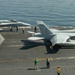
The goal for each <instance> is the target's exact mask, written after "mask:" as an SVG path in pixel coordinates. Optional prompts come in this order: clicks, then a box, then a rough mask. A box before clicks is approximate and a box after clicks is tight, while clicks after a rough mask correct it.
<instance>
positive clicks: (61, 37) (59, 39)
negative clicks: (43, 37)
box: [50, 33, 70, 45]
mask: <svg viewBox="0 0 75 75" xmlns="http://www.w3.org/2000/svg"><path fill="white" fill-rule="evenodd" d="M69 38H70V36H68V35H67V34H62V33H61V34H56V35H54V36H53V37H52V38H51V40H50V41H51V43H52V45H55V44H62V43H65V42H66V41H67V40H68V39H69Z"/></svg>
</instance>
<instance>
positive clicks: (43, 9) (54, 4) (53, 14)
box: [0, 0, 75, 26]
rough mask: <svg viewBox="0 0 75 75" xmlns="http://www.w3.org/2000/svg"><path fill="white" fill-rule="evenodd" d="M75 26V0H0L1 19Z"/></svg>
mask: <svg viewBox="0 0 75 75" xmlns="http://www.w3.org/2000/svg"><path fill="white" fill-rule="evenodd" d="M11 19H14V20H19V21H23V22H27V23H30V24H32V25H36V24H37V23H36V21H40V20H42V21H44V22H45V23H46V24H47V25H50V26H75V0H0V20H11Z"/></svg>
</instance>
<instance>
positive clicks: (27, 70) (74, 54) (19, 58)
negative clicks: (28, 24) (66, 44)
mask: <svg viewBox="0 0 75 75" xmlns="http://www.w3.org/2000/svg"><path fill="white" fill-rule="evenodd" d="M28 30H29V29H28ZM0 33H1V34H2V36H3V37H4V38H5V40H4V42H3V43H2V44H1V45H0V75H56V74H57V66H60V68H61V75H74V74H75V48H69V49H68V48H62V49H59V50H58V51H57V52H56V53H52V51H51V50H50V47H49V43H44V42H43V41H38V42H37V41H36V42H32V41H28V40H27V38H28V37H29V36H31V35H30V34H29V33H27V29H26V30H25V33H24V34H23V33H22V30H21V29H20V30H19V31H18V32H16V31H15V30H14V31H13V32H9V29H5V30H4V31H2V32H0ZM36 57H37V58H38V59H39V70H34V64H33V60H34V58H36ZM46 57H50V58H52V60H51V61H50V63H51V64H50V68H49V69H47V68H46V61H45V59H46Z"/></svg>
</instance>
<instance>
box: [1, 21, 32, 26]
mask: <svg viewBox="0 0 75 75" xmlns="http://www.w3.org/2000/svg"><path fill="white" fill-rule="evenodd" d="M16 26H31V25H30V24H28V23H24V22H20V21H16V20H0V27H16Z"/></svg>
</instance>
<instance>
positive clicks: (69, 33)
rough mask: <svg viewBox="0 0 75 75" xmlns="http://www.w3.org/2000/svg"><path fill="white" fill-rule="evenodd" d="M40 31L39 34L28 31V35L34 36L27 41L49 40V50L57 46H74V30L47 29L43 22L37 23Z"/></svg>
mask: <svg viewBox="0 0 75 75" xmlns="http://www.w3.org/2000/svg"><path fill="white" fill-rule="evenodd" d="M37 24H38V27H39V29H40V33H35V32H31V31H28V32H29V33H32V34H34V36H32V37H29V38H28V40H34V41H35V40H44V39H45V40H49V41H50V42H51V48H53V47H54V46H55V45H58V46H75V33H74V30H64V31H63V30H56V29H49V27H48V26H47V25H46V24H45V23H44V22H43V21H38V22H37Z"/></svg>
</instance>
